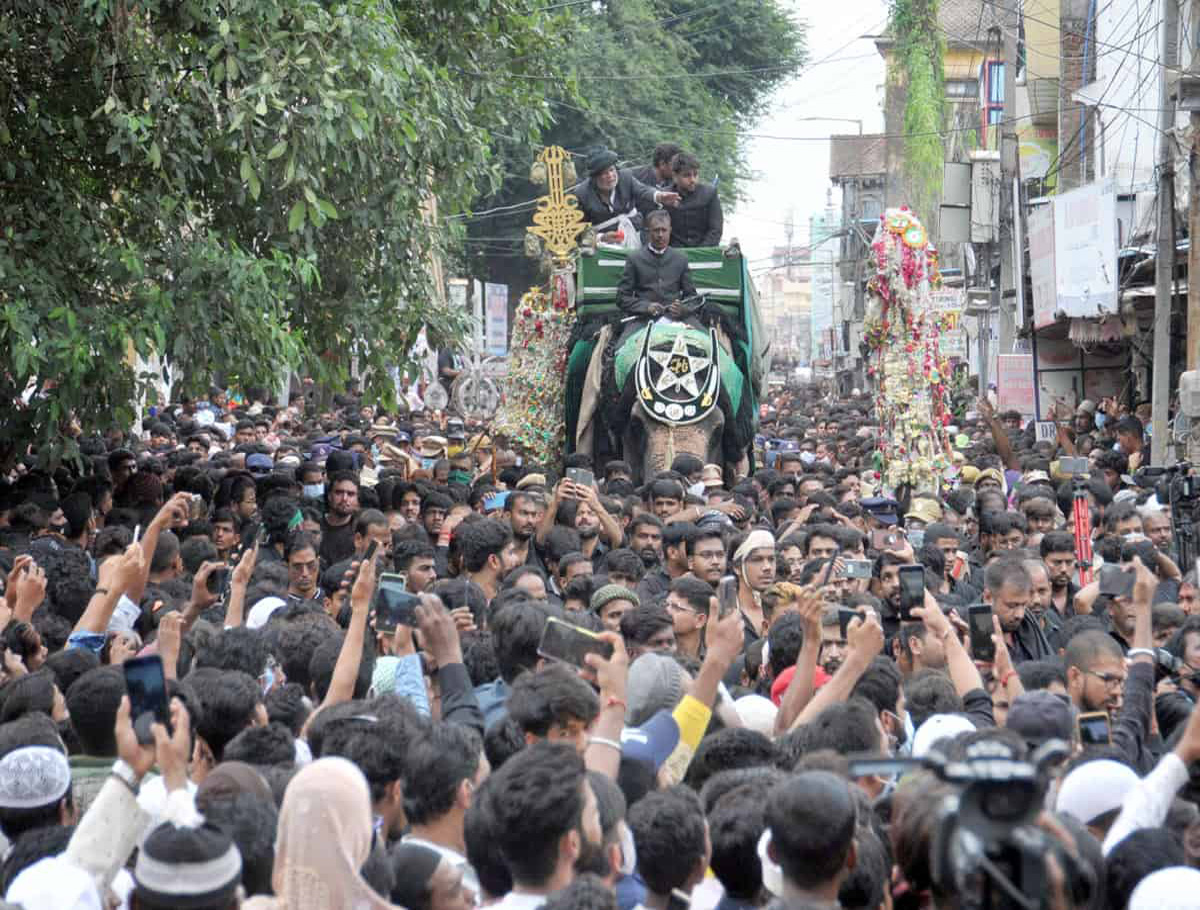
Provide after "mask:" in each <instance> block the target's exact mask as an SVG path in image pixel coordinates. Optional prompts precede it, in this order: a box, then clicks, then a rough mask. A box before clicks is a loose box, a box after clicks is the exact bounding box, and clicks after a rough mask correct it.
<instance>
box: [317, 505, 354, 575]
mask: <svg viewBox="0 0 1200 910" xmlns="http://www.w3.org/2000/svg"><path fill="white" fill-rule="evenodd" d="M353 555H354V518H353V517H351V518H350V520H349V521H348V522H346V523H345V524H344V525H341V526H340V527H334V526H333V525H331V524H329V522H328V521H327V520H326V519H325V518H322V519H321V553H320V556H321V562H322V563H324V564H325V565H327V566H332V565H333V564H335V563H339V562H341V561H342V560H343V559H349V558H350V557H351V556H353Z"/></svg>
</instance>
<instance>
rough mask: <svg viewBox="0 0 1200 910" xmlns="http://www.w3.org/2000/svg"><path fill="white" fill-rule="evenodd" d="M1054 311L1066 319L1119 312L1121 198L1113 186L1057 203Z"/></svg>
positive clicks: (1097, 186) (1095, 186)
mask: <svg viewBox="0 0 1200 910" xmlns="http://www.w3.org/2000/svg"><path fill="white" fill-rule="evenodd" d="M1054 276H1055V277H1054V288H1055V293H1056V295H1057V302H1056V308H1057V309H1058V310H1060V311H1062V312H1063V313H1065V314H1066V315H1067V316H1102V315H1105V314H1114V315H1115V314H1116V313H1117V312H1119V310H1120V305H1119V300H1118V296H1119V295H1118V284H1117V194H1116V189H1115V187H1114V186H1113V183H1112V181H1108V180H1106V181H1103V182H1097V183H1089V184H1088V185H1087V186H1081V187H1079V189H1075V190H1071V191H1069V192H1066V193H1063V194H1062V195H1061V196H1055V197H1054Z"/></svg>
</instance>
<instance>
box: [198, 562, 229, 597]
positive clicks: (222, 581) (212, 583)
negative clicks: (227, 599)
mask: <svg viewBox="0 0 1200 910" xmlns="http://www.w3.org/2000/svg"><path fill="white" fill-rule="evenodd" d="M231 571H232V570H231V569H230V568H229V567H228V566H222V567H221V568H219V569H213V570H212V571H211V572H209V573H208V578H207V580H206V581H205V582H204V586H205V587H206V588H208V593H209V594H220V593H221V592H222V591H224V590H225V586H226V585H227V584H229V575H230V572H231Z"/></svg>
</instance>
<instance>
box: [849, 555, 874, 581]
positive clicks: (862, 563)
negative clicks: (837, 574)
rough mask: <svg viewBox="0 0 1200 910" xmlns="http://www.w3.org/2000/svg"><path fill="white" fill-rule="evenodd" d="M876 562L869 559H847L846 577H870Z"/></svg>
mask: <svg viewBox="0 0 1200 910" xmlns="http://www.w3.org/2000/svg"><path fill="white" fill-rule="evenodd" d="M874 566H875V564H874V563H873V562H871V560H869V559H847V560H846V577H847V578H870V577H871V570H872V569H873V568H874Z"/></svg>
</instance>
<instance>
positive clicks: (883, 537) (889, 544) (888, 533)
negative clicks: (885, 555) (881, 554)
mask: <svg viewBox="0 0 1200 910" xmlns="http://www.w3.org/2000/svg"><path fill="white" fill-rule="evenodd" d="M903 545H904V538H903V537H902V536H901V535H900V532H899V531H895V530H893V529H891V528H876V529H875V530H874V531H872V532H871V548H872V549H874V550H891V549H894V548H895V547H899V546H903Z"/></svg>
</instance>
